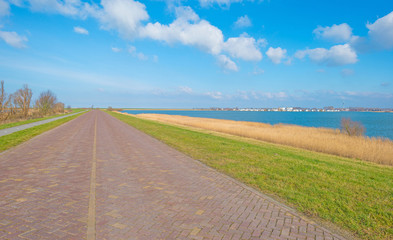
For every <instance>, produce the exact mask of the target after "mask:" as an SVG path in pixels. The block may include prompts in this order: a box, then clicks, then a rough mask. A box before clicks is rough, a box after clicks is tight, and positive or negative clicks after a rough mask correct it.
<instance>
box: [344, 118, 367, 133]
mask: <svg viewBox="0 0 393 240" xmlns="http://www.w3.org/2000/svg"><path fill="white" fill-rule="evenodd" d="M365 131H366V130H365V128H364V126H363V125H362V124H361V123H360V122H355V121H352V120H351V119H350V118H342V119H341V132H343V133H345V134H348V135H349V136H363V135H364V132H365Z"/></svg>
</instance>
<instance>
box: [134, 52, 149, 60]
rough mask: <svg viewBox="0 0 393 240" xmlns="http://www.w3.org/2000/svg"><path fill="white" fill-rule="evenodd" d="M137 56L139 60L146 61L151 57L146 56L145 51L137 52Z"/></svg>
mask: <svg viewBox="0 0 393 240" xmlns="http://www.w3.org/2000/svg"><path fill="white" fill-rule="evenodd" d="M136 56H137V57H138V59H139V60H143V61H146V60H148V59H149V57H148V56H146V55H145V54H143V53H141V52H139V53H137V55H136Z"/></svg>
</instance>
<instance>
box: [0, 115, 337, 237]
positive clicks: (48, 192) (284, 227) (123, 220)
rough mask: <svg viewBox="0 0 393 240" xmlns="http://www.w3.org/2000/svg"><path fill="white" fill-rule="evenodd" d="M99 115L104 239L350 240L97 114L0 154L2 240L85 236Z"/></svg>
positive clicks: (99, 216) (99, 221)
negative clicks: (95, 123)
mask: <svg viewBox="0 0 393 240" xmlns="http://www.w3.org/2000/svg"><path fill="white" fill-rule="evenodd" d="M96 117H97V146H96V149H97V152H96V164H97V168H96V171H97V178H96V204H95V209H96V238H97V239H108V240H114V239H146V240H150V239H343V238H340V237H339V236H337V235H334V234H332V233H331V232H329V231H328V230H326V229H324V228H321V227H319V226H318V225H317V224H315V223H313V222H310V221H308V220H306V219H302V218H301V217H299V216H297V215H296V213H295V212H293V211H292V210H290V209H288V208H286V207H283V206H281V205H280V204H276V203H275V202H273V201H271V200H269V199H267V198H265V197H264V196H263V195H261V194H258V193H257V192H255V191H252V190H250V189H248V188H246V187H244V186H243V185H242V184H239V183H238V182H236V181H234V180H232V179H230V178H228V177H226V176H223V175H222V174H220V173H218V172H216V171H214V170H212V169H210V168H208V167H206V166H204V165H203V164H200V163H199V162H197V161H195V160H193V159H191V158H189V157H187V156H185V155H184V154H182V153H179V152H178V151H176V150H174V149H172V148H170V147H168V146H167V145H165V144H163V143H161V142H160V141H157V140H156V139H154V138H151V137H149V136H147V135H146V134H144V133H141V132H139V131H137V130H135V129H134V128H132V127H129V126H128V125H126V124H125V123H122V122H120V121H119V120H117V119H115V118H113V117H111V116H109V115H108V114H106V113H103V112H99V111H92V112H90V113H87V114H84V115H83V116H81V117H79V118H77V119H75V120H73V121H71V122H69V123H67V124H65V125H63V126H61V127H58V128H56V129H54V130H52V131H50V132H48V133H46V134H43V135H41V136H39V137H37V138H35V139H33V140H31V141H29V142H27V143H25V144H23V145H21V146H19V147H16V148H14V149H13V150H11V151H8V152H6V153H3V154H1V155H0V177H1V178H0V197H1V198H0V239H84V238H85V237H86V231H87V217H88V216H87V214H88V203H89V190H90V189H89V186H90V172H91V164H92V155H93V153H92V151H93V138H94V122H95V119H96ZM38 149H39V150H38Z"/></svg>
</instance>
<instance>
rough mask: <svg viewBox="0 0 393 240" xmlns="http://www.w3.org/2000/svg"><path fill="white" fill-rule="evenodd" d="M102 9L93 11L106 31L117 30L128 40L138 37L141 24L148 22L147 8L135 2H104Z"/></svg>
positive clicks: (125, 0)
mask: <svg viewBox="0 0 393 240" xmlns="http://www.w3.org/2000/svg"><path fill="white" fill-rule="evenodd" d="M101 5H102V7H103V8H102V9H98V10H92V11H91V14H92V15H93V16H95V17H96V18H98V19H99V21H100V22H101V24H102V28H104V29H115V30H117V31H118V32H119V33H120V34H121V35H122V36H124V37H126V38H134V37H136V36H137V35H138V32H139V28H140V27H141V22H142V21H145V20H148V19H149V15H148V13H147V12H146V6H145V5H144V4H142V3H140V2H137V1H133V0H102V1H101Z"/></svg>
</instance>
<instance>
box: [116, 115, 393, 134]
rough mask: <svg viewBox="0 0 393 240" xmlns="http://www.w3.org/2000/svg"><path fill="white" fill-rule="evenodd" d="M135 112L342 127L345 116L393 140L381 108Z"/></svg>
mask: <svg viewBox="0 0 393 240" xmlns="http://www.w3.org/2000/svg"><path fill="white" fill-rule="evenodd" d="M123 112H127V113H131V114H140V113H159V114H169V115H182V116H189V117H203V118H217V119H228V120H237V121H251V122H262V123H270V124H278V123H286V124H295V125H301V126H307V127H327V128H340V122H341V119H342V118H344V117H345V118H351V119H352V120H353V121H358V122H361V123H362V124H363V126H364V127H365V128H366V133H365V134H366V135H367V136H369V137H385V138H389V139H392V140H393V113H377V112H240V111H177V110H125V111H123Z"/></svg>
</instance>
